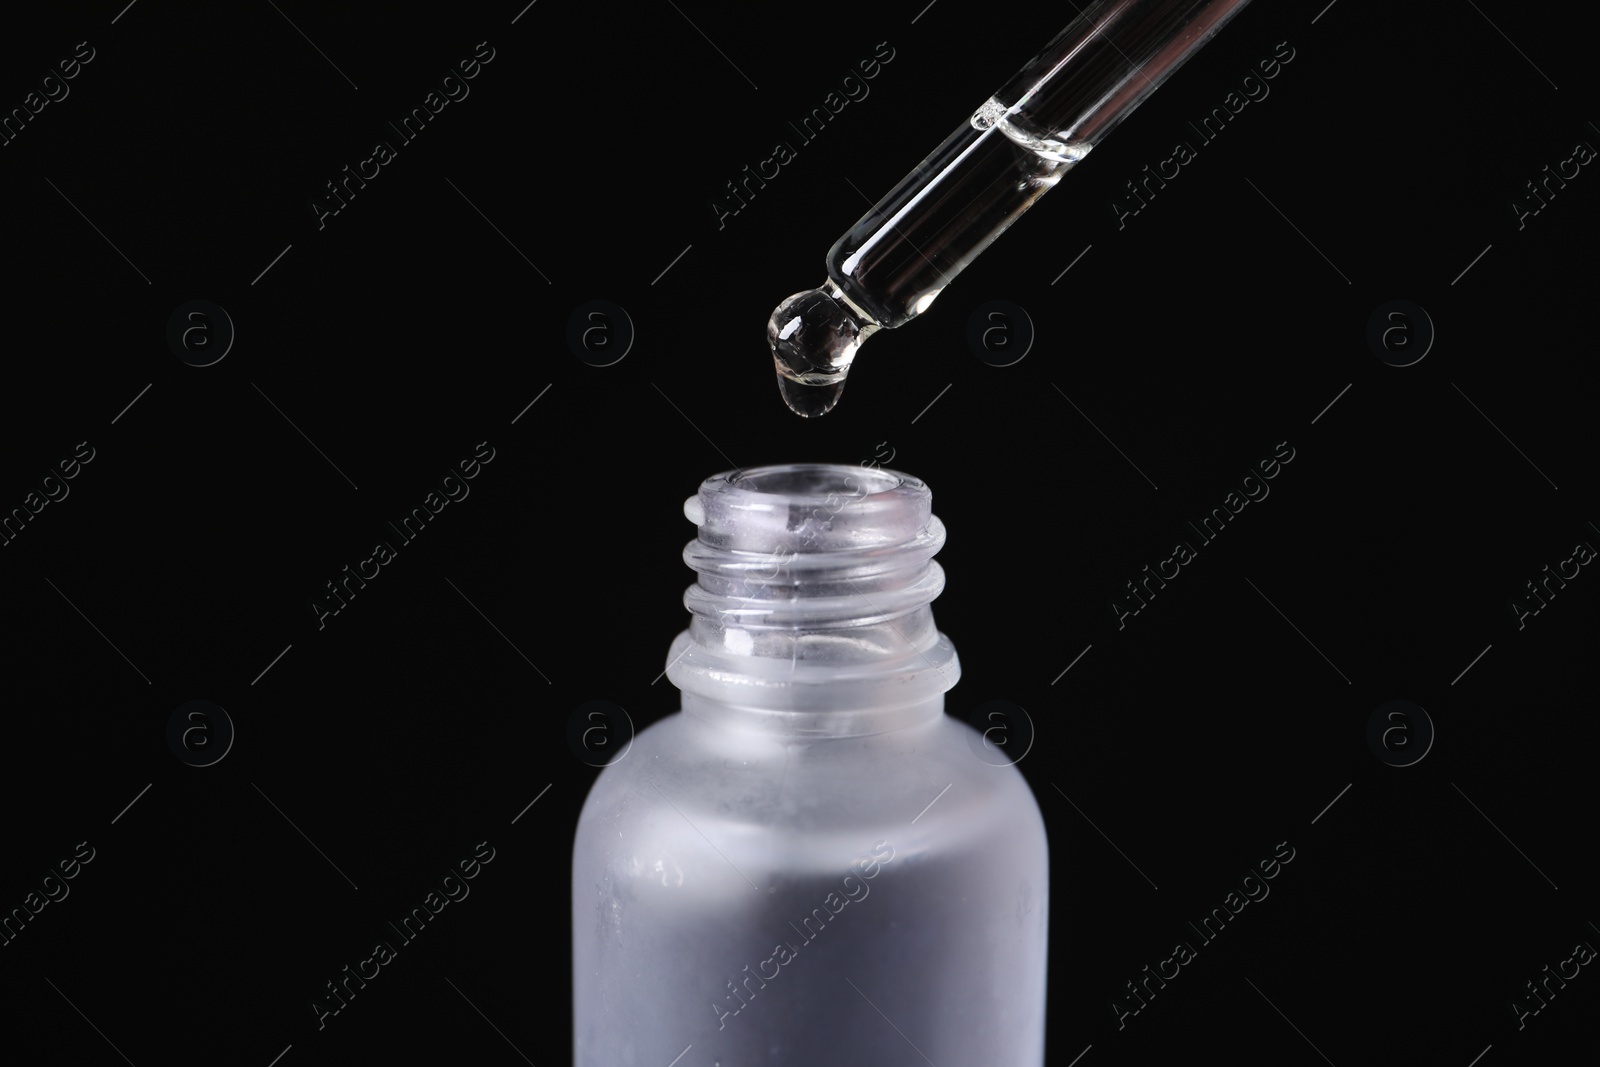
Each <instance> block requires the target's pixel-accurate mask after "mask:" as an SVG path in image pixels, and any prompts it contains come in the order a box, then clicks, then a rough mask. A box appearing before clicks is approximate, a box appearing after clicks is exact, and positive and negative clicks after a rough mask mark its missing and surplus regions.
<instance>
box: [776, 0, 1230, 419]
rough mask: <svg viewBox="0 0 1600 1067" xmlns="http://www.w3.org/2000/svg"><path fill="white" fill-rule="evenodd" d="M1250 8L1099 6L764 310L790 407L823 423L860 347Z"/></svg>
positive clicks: (929, 292)
mask: <svg viewBox="0 0 1600 1067" xmlns="http://www.w3.org/2000/svg"><path fill="white" fill-rule="evenodd" d="M1249 2H1250V0H1099V2H1097V3H1095V4H1093V5H1092V6H1090V7H1088V8H1086V9H1085V10H1084V11H1083V12H1082V14H1080V15H1079V16H1078V17H1077V18H1075V19H1073V21H1072V23H1071V24H1070V25H1068V26H1067V28H1066V29H1064V30H1062V31H1061V32H1060V33H1059V34H1057V35H1056V37H1055V38H1054V39H1053V40H1052V41H1051V42H1050V43H1049V44H1048V45H1046V46H1045V47H1044V50H1043V51H1041V52H1040V53H1039V54H1038V55H1037V56H1035V57H1034V58H1033V60H1032V61H1031V62H1029V63H1028V64H1027V66H1025V67H1023V68H1022V70H1021V71H1020V72H1019V73H1018V74H1017V75H1016V77H1014V78H1012V79H1011V81H1009V82H1008V83H1006V85H1005V86H1004V87H1003V88H1001V89H1000V91H999V92H997V93H995V94H994V95H993V96H991V97H990V98H989V99H988V100H985V101H984V102H983V104H982V105H981V106H980V107H979V108H978V109H977V110H976V111H974V112H973V113H972V117H971V118H969V119H968V120H967V121H966V122H963V123H962V124H961V126H960V127H959V128H958V129H957V130H956V131H955V132H954V133H952V134H951V135H950V136H949V137H948V138H946V139H945V142H944V143H943V144H941V145H940V146H939V147H938V148H935V149H934V150H933V151H932V152H931V153H929V155H928V157H927V158H926V159H924V160H923V161H922V162H921V163H919V164H918V165H917V167H916V169H914V170H913V171H911V173H909V174H907V175H906V176H905V177H904V178H902V179H901V180H900V183H899V184H898V185H896V186H895V187H894V189H893V190H891V191H890V192H889V194H888V195H887V196H885V197H884V198H883V199H882V200H880V201H878V203H877V205H876V206H875V207H874V208H873V209H872V210H871V211H869V212H867V214H866V215H864V216H862V218H861V220H860V221H859V222H857V223H856V224H855V226H853V227H851V229H850V232H848V233H846V234H845V235H844V236H843V237H841V238H839V240H838V241H836V242H835V243H834V246H833V248H832V249H830V250H829V252H828V280H827V281H826V282H824V283H823V285H822V286H820V287H819V288H816V289H808V290H807V291H805V292H803V293H796V294H795V295H794V296H791V297H789V298H788V299H787V300H785V301H784V302H783V303H781V304H779V305H778V307H777V309H776V310H774V311H773V313H772V317H771V318H770V319H769V320H768V322H767V342H768V344H769V345H770V346H771V348H772V357H773V361H774V363H775V364H776V365H777V371H778V386H779V388H780V389H781V390H782V392H783V398H784V400H785V401H786V402H787V403H788V405H789V407H790V408H791V409H792V410H793V411H794V412H795V413H797V414H799V415H804V416H815V415H822V414H824V413H826V412H828V411H829V410H831V409H832V408H833V406H834V405H835V404H836V403H838V401H839V394H840V393H841V391H842V390H843V389H844V381H845V375H846V374H847V373H848V372H849V370H850V364H851V362H852V361H853V360H854V359H855V357H856V353H857V352H858V351H859V350H860V347H861V345H862V343H863V342H864V341H866V339H867V338H868V337H870V336H871V335H872V334H873V333H875V332H877V331H878V330H882V329H893V328H894V327H896V326H901V325H904V324H905V323H907V322H909V321H911V320H912V319H914V318H916V317H917V316H918V315H920V314H922V313H923V312H925V311H927V310H928V308H929V307H930V306H931V305H932V304H933V302H934V300H936V299H937V298H938V296H939V294H940V293H941V292H943V291H944V288H945V286H947V285H949V284H950V282H951V280H952V279H953V278H955V276H956V275H957V274H959V273H961V271H962V270H963V269H964V268H965V267H966V266H967V264H969V263H971V262H972V261H973V260H974V259H976V258H977V257H978V254H979V253H980V252H982V251H983V250H984V249H985V248H988V247H989V245H990V244H991V243H992V242H993V241H994V239H995V238H996V237H999V236H1000V235H1001V234H1002V233H1004V232H1005V230H1006V228H1007V227H1008V226H1010V225H1011V224H1012V222H1014V221H1016V219H1017V217H1018V216H1019V215H1021V214H1022V213H1023V212H1024V211H1026V210H1027V209H1028V208H1029V207H1030V206H1031V205H1032V204H1033V203H1034V201H1036V200H1038V199H1039V197H1041V196H1043V195H1044V194H1045V193H1046V192H1048V191H1049V190H1050V189H1051V188H1052V187H1053V186H1054V185H1055V183H1056V182H1057V181H1059V180H1060V179H1061V176H1062V175H1063V174H1065V173H1066V172H1067V171H1068V170H1070V169H1072V167H1073V165H1074V164H1076V163H1078V162H1079V161H1080V160H1082V159H1083V157H1084V156H1086V155H1088V154H1089V150H1090V149H1092V148H1093V147H1094V146H1095V145H1096V144H1098V143H1099V142H1100V140H1101V138H1103V137H1105V136H1106V134H1108V133H1110V132H1111V131H1112V130H1114V129H1116V127H1117V124H1118V123H1120V122H1121V121H1122V120H1123V119H1125V118H1127V117H1128V115H1129V114H1131V113H1132V112H1133V109H1134V108H1136V107H1138V106H1139V104H1140V103H1142V102H1143V101H1144V99H1145V98H1146V97H1147V96H1149V95H1150V94H1151V93H1153V92H1155V91H1156V89H1158V88H1160V86H1161V84H1162V83H1163V82H1165V81H1166V80H1167V78H1169V77H1171V76H1172V74H1173V73H1174V72H1175V71H1176V70H1177V69H1178V68H1179V67H1181V66H1182V65H1183V63H1184V61H1185V60H1187V59H1188V58H1189V57H1190V56H1192V55H1193V54H1194V53H1195V52H1197V51H1199V49H1200V48H1201V46H1203V45H1204V44H1205V43H1206V42H1207V41H1209V40H1210V39H1211V38H1212V36H1214V35H1215V34H1216V33H1217V31H1219V30H1221V29H1222V27H1223V26H1224V25H1226V24H1227V22H1228V20H1229V19H1231V18H1232V17H1233V16H1234V15H1236V14H1237V13H1238V12H1239V11H1241V10H1242V9H1243V8H1244V6H1245V5H1246V4H1247V3H1249Z"/></svg>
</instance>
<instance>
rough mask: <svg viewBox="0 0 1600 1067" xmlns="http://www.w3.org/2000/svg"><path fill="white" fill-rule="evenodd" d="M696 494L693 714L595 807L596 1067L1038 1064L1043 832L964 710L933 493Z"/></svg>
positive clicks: (609, 771) (804, 481)
mask: <svg viewBox="0 0 1600 1067" xmlns="http://www.w3.org/2000/svg"><path fill="white" fill-rule="evenodd" d="M684 512H685V514H686V515H687V516H688V517H689V518H690V519H691V520H692V521H693V522H695V523H696V525H697V526H698V527H699V536H698V537H697V538H696V539H695V540H694V541H691V542H690V543H689V545H688V546H687V547H686V548H685V549H684V559H685V561H686V562H687V563H688V564H689V566H690V567H691V568H693V569H694V570H695V571H696V573H697V575H698V580H697V582H696V583H695V584H694V585H693V586H691V587H690V588H689V590H688V591H687V593H686V594H685V595H684V604H685V606H686V607H688V609H689V611H690V613H691V615H690V624H689V628H688V629H687V630H686V631H684V632H683V633H681V634H679V635H678V637H677V639H676V640H675V641H674V642H673V644H672V647H671V650H670V651H669V653H668V657H667V662H668V667H667V676H668V677H669V678H670V679H671V681H672V682H673V684H674V685H676V686H677V687H678V688H679V689H680V690H681V691H682V694H683V696H682V711H681V712H679V713H678V714H674V715H670V716H668V717H667V718H665V719H663V720H661V721H660V722H657V723H656V724H654V725H653V726H651V727H650V728H649V729H647V730H645V731H643V732H641V733H640V734H639V736H638V737H637V738H635V739H634V742H633V745H632V747H631V748H630V749H629V750H628V751H627V753H626V754H625V755H624V756H623V758H621V759H619V760H617V761H615V762H613V763H612V764H611V765H609V766H608V767H606V768H605V769H604V770H603V771H602V772H601V774H600V776H599V777H598V779H597V780H596V781H595V783H594V786H593V788H592V789H591V790H590V793H589V797H588V800H587V801H586V802H585V804H584V807H583V812H582V815H581V816H580V818H579V823H578V833H577V842H576V845H575V848H574V853H573V868H572V917H573V923H572V928H573V985H574V1013H573V1021H574V1062H575V1064H576V1065H577V1067H668V1065H672V1067H754V1065H758V1064H759V1065H763V1067H778V1065H782V1067H858V1065H859V1067H894V1065H899V1064H905V1065H911V1064H924V1063H932V1064H936V1065H938V1067H1040V1065H1041V1064H1042V1063H1043V1058H1044V1019H1045V1015H1044V1012H1045V950H1046V930H1047V903H1048V898H1049V884H1048V877H1049V871H1048V855H1047V847H1046V842H1045V833H1044V824H1043V821H1042V819H1041V818H1040V815H1039V808H1038V805H1037V803H1036V802H1035V800H1034V797H1033V794H1032V792H1031V790H1030V789H1029V788H1028V786H1027V784H1026V782H1025V781H1024V779H1023V778H1022V776H1021V774H1020V773H1018V771H1017V770H1016V768H1015V767H1014V766H1011V765H1010V764H1009V763H1004V761H1001V760H995V759H992V758H990V759H987V760H986V759H984V758H980V757H979V753H981V752H983V751H984V750H983V748H982V742H981V740H980V739H979V735H978V734H977V733H976V731H974V730H973V729H972V728H971V727H969V726H967V725H965V724H964V723H961V722H960V721H958V720H956V719H954V718H952V717H950V716H947V715H945V714H944V693H945V691H946V690H948V689H949V688H950V687H951V686H953V685H954V684H955V682H956V680H957V678H958V677H959V673H960V669H959V666H958V664H957V661H956V654H955V649H954V648H953V647H952V646H951V644H950V641H949V639H948V638H946V637H945V636H944V635H942V634H940V633H939V632H938V631H937V630H936V629H935V627H934V622H933V614H932V611H931V609H930V608H929V606H928V605H929V604H930V602H932V600H933V599H934V598H935V597H936V596H938V594H939V592H940V591H941V590H942V588H943V586H944V574H943V571H942V570H941V569H940V567H939V565H938V564H937V563H935V562H933V559H932V557H933V555H934V553H935V552H937V551H938V550H939V548H940V546H941V545H942V544H943V543H944V527H943V525H942V524H941V523H940V522H939V520H938V519H937V518H935V517H934V515H933V512H932V505H931V495H930V493H929V491H928V488H927V486H926V485H924V484H923V483H922V482H920V481H918V480H917V479H915V478H912V477H910V476H908V475H904V474H901V473H898V472H894V471H889V470H884V469H863V468H858V467H849V466H828V465H790V466H777V467H765V468H760V469H754V470H747V471H743V472H729V473H727V474H722V475H718V476H716V477H713V478H710V479H707V480H706V482H705V483H704V484H703V485H702V486H701V487H700V491H699V493H698V495H697V496H695V497H691V498H690V499H689V500H688V501H687V502H685V504H684ZM1001 565H1004V564H1000V563H997V567H998V566H1001ZM996 763H1004V765H1000V766H996V765H995V764H996Z"/></svg>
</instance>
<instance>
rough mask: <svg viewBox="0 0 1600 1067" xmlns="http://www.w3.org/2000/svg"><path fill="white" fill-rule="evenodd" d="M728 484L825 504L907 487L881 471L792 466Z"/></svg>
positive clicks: (754, 472) (764, 470)
mask: <svg viewBox="0 0 1600 1067" xmlns="http://www.w3.org/2000/svg"><path fill="white" fill-rule="evenodd" d="M728 484H729V485H731V486H733V487H734V488H736V489H744V490H747V491H749V492H753V493H767V494H771V495H775V496H785V497H790V498H794V499H800V498H805V499H813V500H817V501H822V500H825V499H827V498H828V497H830V496H855V497H867V496H874V495H876V494H878V493H887V492H889V491H890V490H893V489H898V488H899V487H900V486H901V485H903V484H905V479H904V478H903V477H902V476H900V475H899V474H895V473H893V472H890V471H885V470H880V469H878V468H867V467H843V466H839V465H837V464H830V463H791V464H786V465H783V466H774V467H757V468H755V469H753V470H748V471H741V472H738V473H736V474H734V475H733V476H732V477H731V478H729V479H728Z"/></svg>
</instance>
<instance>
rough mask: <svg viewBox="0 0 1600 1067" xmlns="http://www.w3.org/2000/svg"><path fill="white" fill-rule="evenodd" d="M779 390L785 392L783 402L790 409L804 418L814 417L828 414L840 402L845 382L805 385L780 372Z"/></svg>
mask: <svg viewBox="0 0 1600 1067" xmlns="http://www.w3.org/2000/svg"><path fill="white" fill-rule="evenodd" d="M778 391H779V392H780V393H782V394H783V402H784V403H785V404H787V405H789V410H790V411H792V412H794V413H795V414H796V415H799V416H800V417H801V418H803V419H814V418H816V417H818V416H820V415H826V414H827V413H828V412H830V411H832V410H833V409H834V406H835V405H837V404H838V403H839V397H840V396H841V395H842V394H843V393H844V382H829V383H827V384H825V385H805V384H802V383H800V382H797V381H795V380H794V379H792V378H785V377H784V376H783V375H782V374H779V375H778Z"/></svg>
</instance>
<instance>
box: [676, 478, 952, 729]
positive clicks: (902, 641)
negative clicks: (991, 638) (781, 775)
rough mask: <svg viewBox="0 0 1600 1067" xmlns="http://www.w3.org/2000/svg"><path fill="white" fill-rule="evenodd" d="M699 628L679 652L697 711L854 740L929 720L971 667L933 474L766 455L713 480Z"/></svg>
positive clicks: (689, 701)
mask: <svg viewBox="0 0 1600 1067" xmlns="http://www.w3.org/2000/svg"><path fill="white" fill-rule="evenodd" d="M684 512H685V514H686V515H688V517H689V518H690V519H691V520H692V521H694V522H695V523H696V524H697V525H698V526H699V536H698V537H697V538H696V539H695V540H693V541H691V542H689V544H688V546H687V547H686V548H685V549H684V561H685V562H686V563H688V565H689V566H690V567H691V568H692V569H693V570H694V571H695V572H696V575H697V579H698V580H697V581H696V583H695V584H694V585H692V586H690V587H689V589H688V591H687V592H686V593H685V594H684V606H685V607H687V608H688V609H689V612H690V615H691V619H690V623H689V628H688V629H687V630H685V631H684V632H683V633H681V634H679V635H678V638H677V640H676V641H674V642H673V645H672V648H671V650H670V652H669V655H668V666H667V676H668V677H669V678H670V679H671V680H672V683H673V684H674V685H676V686H677V687H678V688H679V689H680V690H682V691H683V708H684V710H685V711H686V712H688V713H690V714H693V715H695V716H696V717H697V718H700V719H702V720H704V721H708V722H714V723H717V724H721V725H724V726H728V727H730V728H734V729H740V730H749V731H756V732H759V733H768V734H779V735H785V736H801V737H819V736H834V737H851V736H861V735H863V734H873V733H882V732H884V731H886V730H892V729H900V728H902V727H905V726H910V725H914V724H916V723H920V722H926V721H929V720H931V719H934V718H937V717H938V716H939V715H940V714H942V712H943V709H944V693H945V691H946V690H948V689H949V688H950V687H951V686H953V685H955V683H956V681H957V679H958V678H959V677H960V665H959V661H958V660H957V658H956V653H955V648H954V647H953V646H952V645H951V643H950V641H949V639H948V638H946V637H945V636H944V635H942V634H940V633H939V631H938V629H937V628H936V627H935V625H934V620H933V612H932V610H931V608H930V607H929V604H930V603H931V602H932V601H933V599H934V598H935V597H937V596H938V595H939V593H940V592H941V591H942V590H943V588H944V572H943V570H942V569H941V568H940V567H939V565H938V564H937V563H935V562H933V555H934V553H935V552H937V551H938V550H939V548H940V547H941V546H942V545H943V544H944V537H945V533H944V526H943V524H941V523H940V522H939V520H938V519H937V518H935V517H934V515H933V512H932V505H931V495H930V494H929V492H928V489H927V486H925V485H924V484H923V483H922V482H920V481H918V480H916V479H914V478H910V477H909V476H907V475H903V474H899V473H897V472H892V471H883V470H868V469H862V468H857V467H847V466H829V465H803V466H800V465H796V466H783V467H766V468H761V469H758V470H752V471H744V472H730V473H728V474H723V475H718V476H717V477H715V478H710V479H707V480H706V482H705V483H704V484H703V485H702V486H701V489H700V493H699V494H698V495H697V496H696V497H691V498H690V499H689V500H688V501H687V502H686V503H685V505H684Z"/></svg>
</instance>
